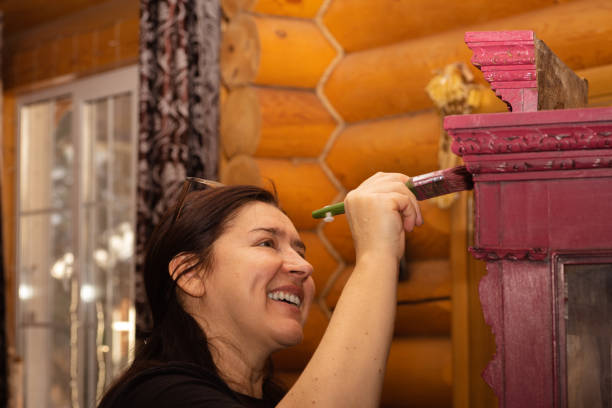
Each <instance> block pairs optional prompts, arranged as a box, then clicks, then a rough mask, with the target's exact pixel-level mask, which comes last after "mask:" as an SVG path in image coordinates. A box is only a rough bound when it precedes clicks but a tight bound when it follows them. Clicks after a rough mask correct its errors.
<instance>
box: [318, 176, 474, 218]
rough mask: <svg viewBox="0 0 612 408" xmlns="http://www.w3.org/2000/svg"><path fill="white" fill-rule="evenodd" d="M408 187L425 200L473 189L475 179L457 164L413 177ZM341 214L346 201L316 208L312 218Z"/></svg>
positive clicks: (407, 183) (417, 196) (419, 198)
mask: <svg viewBox="0 0 612 408" xmlns="http://www.w3.org/2000/svg"><path fill="white" fill-rule="evenodd" d="M406 187H408V188H409V189H410V191H412V193H413V194H414V195H415V196H416V199H417V200H419V201H423V200H427V199H429V198H433V197H437V196H441V195H444V194H450V193H454V192H456V191H463V190H471V189H472V188H474V181H473V180H472V174H471V173H470V172H469V171H467V169H466V168H465V166H457V167H453V168H451V169H445V170H437V171H432V172H431V173H427V174H422V175H420V176H415V177H412V178H411V179H410V180H408V181H407V182H406ZM339 214H344V203H336V204H332V205H328V206H325V207H323V208H320V209H318V210H315V211H313V212H312V218H324V219H325V221H331V220H333V216H334V215H339Z"/></svg>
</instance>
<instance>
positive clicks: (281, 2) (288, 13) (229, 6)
mask: <svg viewBox="0 0 612 408" xmlns="http://www.w3.org/2000/svg"><path fill="white" fill-rule="evenodd" d="M322 4H323V0H298V1H295V0H222V1H221V5H222V7H223V12H224V13H225V15H226V16H228V17H229V18H230V19H231V18H233V17H234V16H235V15H236V14H237V13H239V12H245V11H250V12H254V13H261V14H269V15H275V16H285V17H297V18H314V17H315V16H316V15H317V12H318V11H319V9H320V8H321V5H322Z"/></svg>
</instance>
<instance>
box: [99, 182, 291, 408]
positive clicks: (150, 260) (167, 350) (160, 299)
mask: <svg viewBox="0 0 612 408" xmlns="http://www.w3.org/2000/svg"><path fill="white" fill-rule="evenodd" d="M251 202H263V203H268V204H271V205H274V206H276V207H278V201H277V198H276V196H275V195H274V194H272V193H271V192H269V191H267V190H264V189H262V188H259V187H256V186H224V187H216V188H209V189H207V190H203V191H193V192H191V193H189V194H188V195H187V197H186V198H185V200H184V202H183V204H182V209H181V211H180V216H179V217H178V218H177V219H176V220H173V219H174V214H175V213H176V208H175V209H173V210H172V211H169V212H168V213H167V214H166V215H165V216H164V218H163V219H162V221H161V222H160V224H159V225H158V226H157V228H156V229H155V231H154V232H153V234H152V235H151V237H150V239H149V242H148V245H147V253H146V257H145V262H144V282H145V288H146V292H147V298H148V301H149V305H150V307H151V312H152V316H153V328H152V331H151V333H150V335H149V337H148V338H147V339H146V340H145V342H144V344H142V345H141V346H140V347H139V348H138V349H137V351H136V355H135V358H134V362H133V363H132V365H131V366H130V367H129V368H128V369H127V370H126V371H125V373H123V375H122V376H121V377H120V378H119V379H117V380H116V381H115V382H114V384H113V385H112V386H111V387H110V388H109V389H108V391H107V392H106V394H105V395H104V397H103V398H102V400H101V401H100V406H103V405H104V403H105V402H106V401H107V400H108V399H110V397H111V396H112V395H114V394H115V393H116V392H118V389H119V387H120V386H121V384H124V383H126V382H128V381H129V380H130V379H132V378H134V377H135V376H136V375H138V373H140V372H142V371H143V370H146V369H148V368H151V367H156V366H160V365H163V364H165V363H167V362H171V361H172V362H187V363H193V364H196V365H198V366H200V367H202V368H203V369H205V370H207V371H209V372H210V373H211V374H213V375H215V376H216V377H217V378H219V379H221V377H220V375H219V373H218V371H217V368H216V366H215V364H214V362H213V358H212V355H211V351H210V347H209V344H208V340H207V338H206V334H205V333H204V331H203V330H202V328H201V327H200V326H199V325H198V323H197V322H196V321H195V319H194V318H193V317H192V316H191V315H190V314H188V313H187V312H186V311H185V310H184V309H183V307H182V306H181V302H180V299H179V296H178V293H177V292H178V291H177V285H176V281H177V280H178V278H179V276H174V277H171V276H170V274H169V272H168V267H169V264H170V261H171V260H172V259H173V258H174V257H175V256H177V255H178V254H184V255H187V256H186V257H184V259H183V261H182V262H185V263H186V265H189V267H187V268H184V269H183V271H182V272H181V274H184V273H187V272H189V271H191V270H193V269H200V268H203V269H201V270H204V271H205V272H206V271H209V270H210V267H211V266H212V263H213V259H212V255H213V254H212V246H213V243H214V242H215V241H216V240H217V238H219V237H220V236H221V235H222V234H223V232H224V230H225V227H226V226H227V224H228V222H229V221H230V220H232V219H233V218H234V217H235V216H236V214H237V212H238V210H240V209H241V208H242V207H243V206H244V205H246V204H248V203H251ZM179 205H180V203H179ZM269 377H270V376H269V375H268V376H267V377H266V379H264V385H263V396H264V399H266V400H270V401H274V402H277V401H278V400H280V398H281V397H282V394H283V391H282V389H281V388H280V387H279V386H277V385H276V384H274V383H273V382H272V381H271V380H270V378H269Z"/></svg>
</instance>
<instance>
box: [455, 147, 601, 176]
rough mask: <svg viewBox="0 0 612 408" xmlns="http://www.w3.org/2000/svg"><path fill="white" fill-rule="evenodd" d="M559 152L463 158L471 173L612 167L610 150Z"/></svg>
mask: <svg viewBox="0 0 612 408" xmlns="http://www.w3.org/2000/svg"><path fill="white" fill-rule="evenodd" d="M559 153H560V152H553V153H552V154H547V155H545V154H541V155H540V156H538V157H525V156H528V155H521V156H523V157H507V158H503V157H499V156H493V159H492V160H479V159H476V160H474V161H472V160H470V158H464V160H465V162H466V166H467V169H468V171H469V172H470V173H472V174H485V173H518V172H527V171H551V170H578V169H601V168H612V152H610V151H605V150H597V151H596V153H597V154H596V155H583V156H580V155H576V154H574V155H563V154H559ZM572 153H573V152H572ZM589 153H590V152H589Z"/></svg>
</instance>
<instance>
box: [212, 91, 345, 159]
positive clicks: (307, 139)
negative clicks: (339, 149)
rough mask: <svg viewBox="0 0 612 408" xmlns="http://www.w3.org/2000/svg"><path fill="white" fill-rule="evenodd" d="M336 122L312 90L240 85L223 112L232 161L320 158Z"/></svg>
mask: <svg viewBox="0 0 612 408" xmlns="http://www.w3.org/2000/svg"><path fill="white" fill-rule="evenodd" d="M335 127H336V122H335V121H334V119H333V118H332V116H331V115H330V114H329V112H328V111H327V110H326V109H325V107H324V106H323V105H322V104H321V102H320V100H319V99H318V98H317V96H316V95H315V93H314V92H313V91H299V90H287V89H275V88H262V87H239V88H236V89H233V90H232V91H231V92H229V95H228V97H227V99H226V101H225V103H224V104H223V106H222V110H221V145H222V147H223V150H224V153H225V155H226V156H227V157H230V158H231V157H233V156H235V155H237V154H248V155H254V156H258V157H285V158H290V157H318V156H319V155H320V154H321V152H322V150H323V147H324V146H325V144H326V143H327V140H328V138H329V137H330V135H331V133H332V132H333V130H334V129H335Z"/></svg>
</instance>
